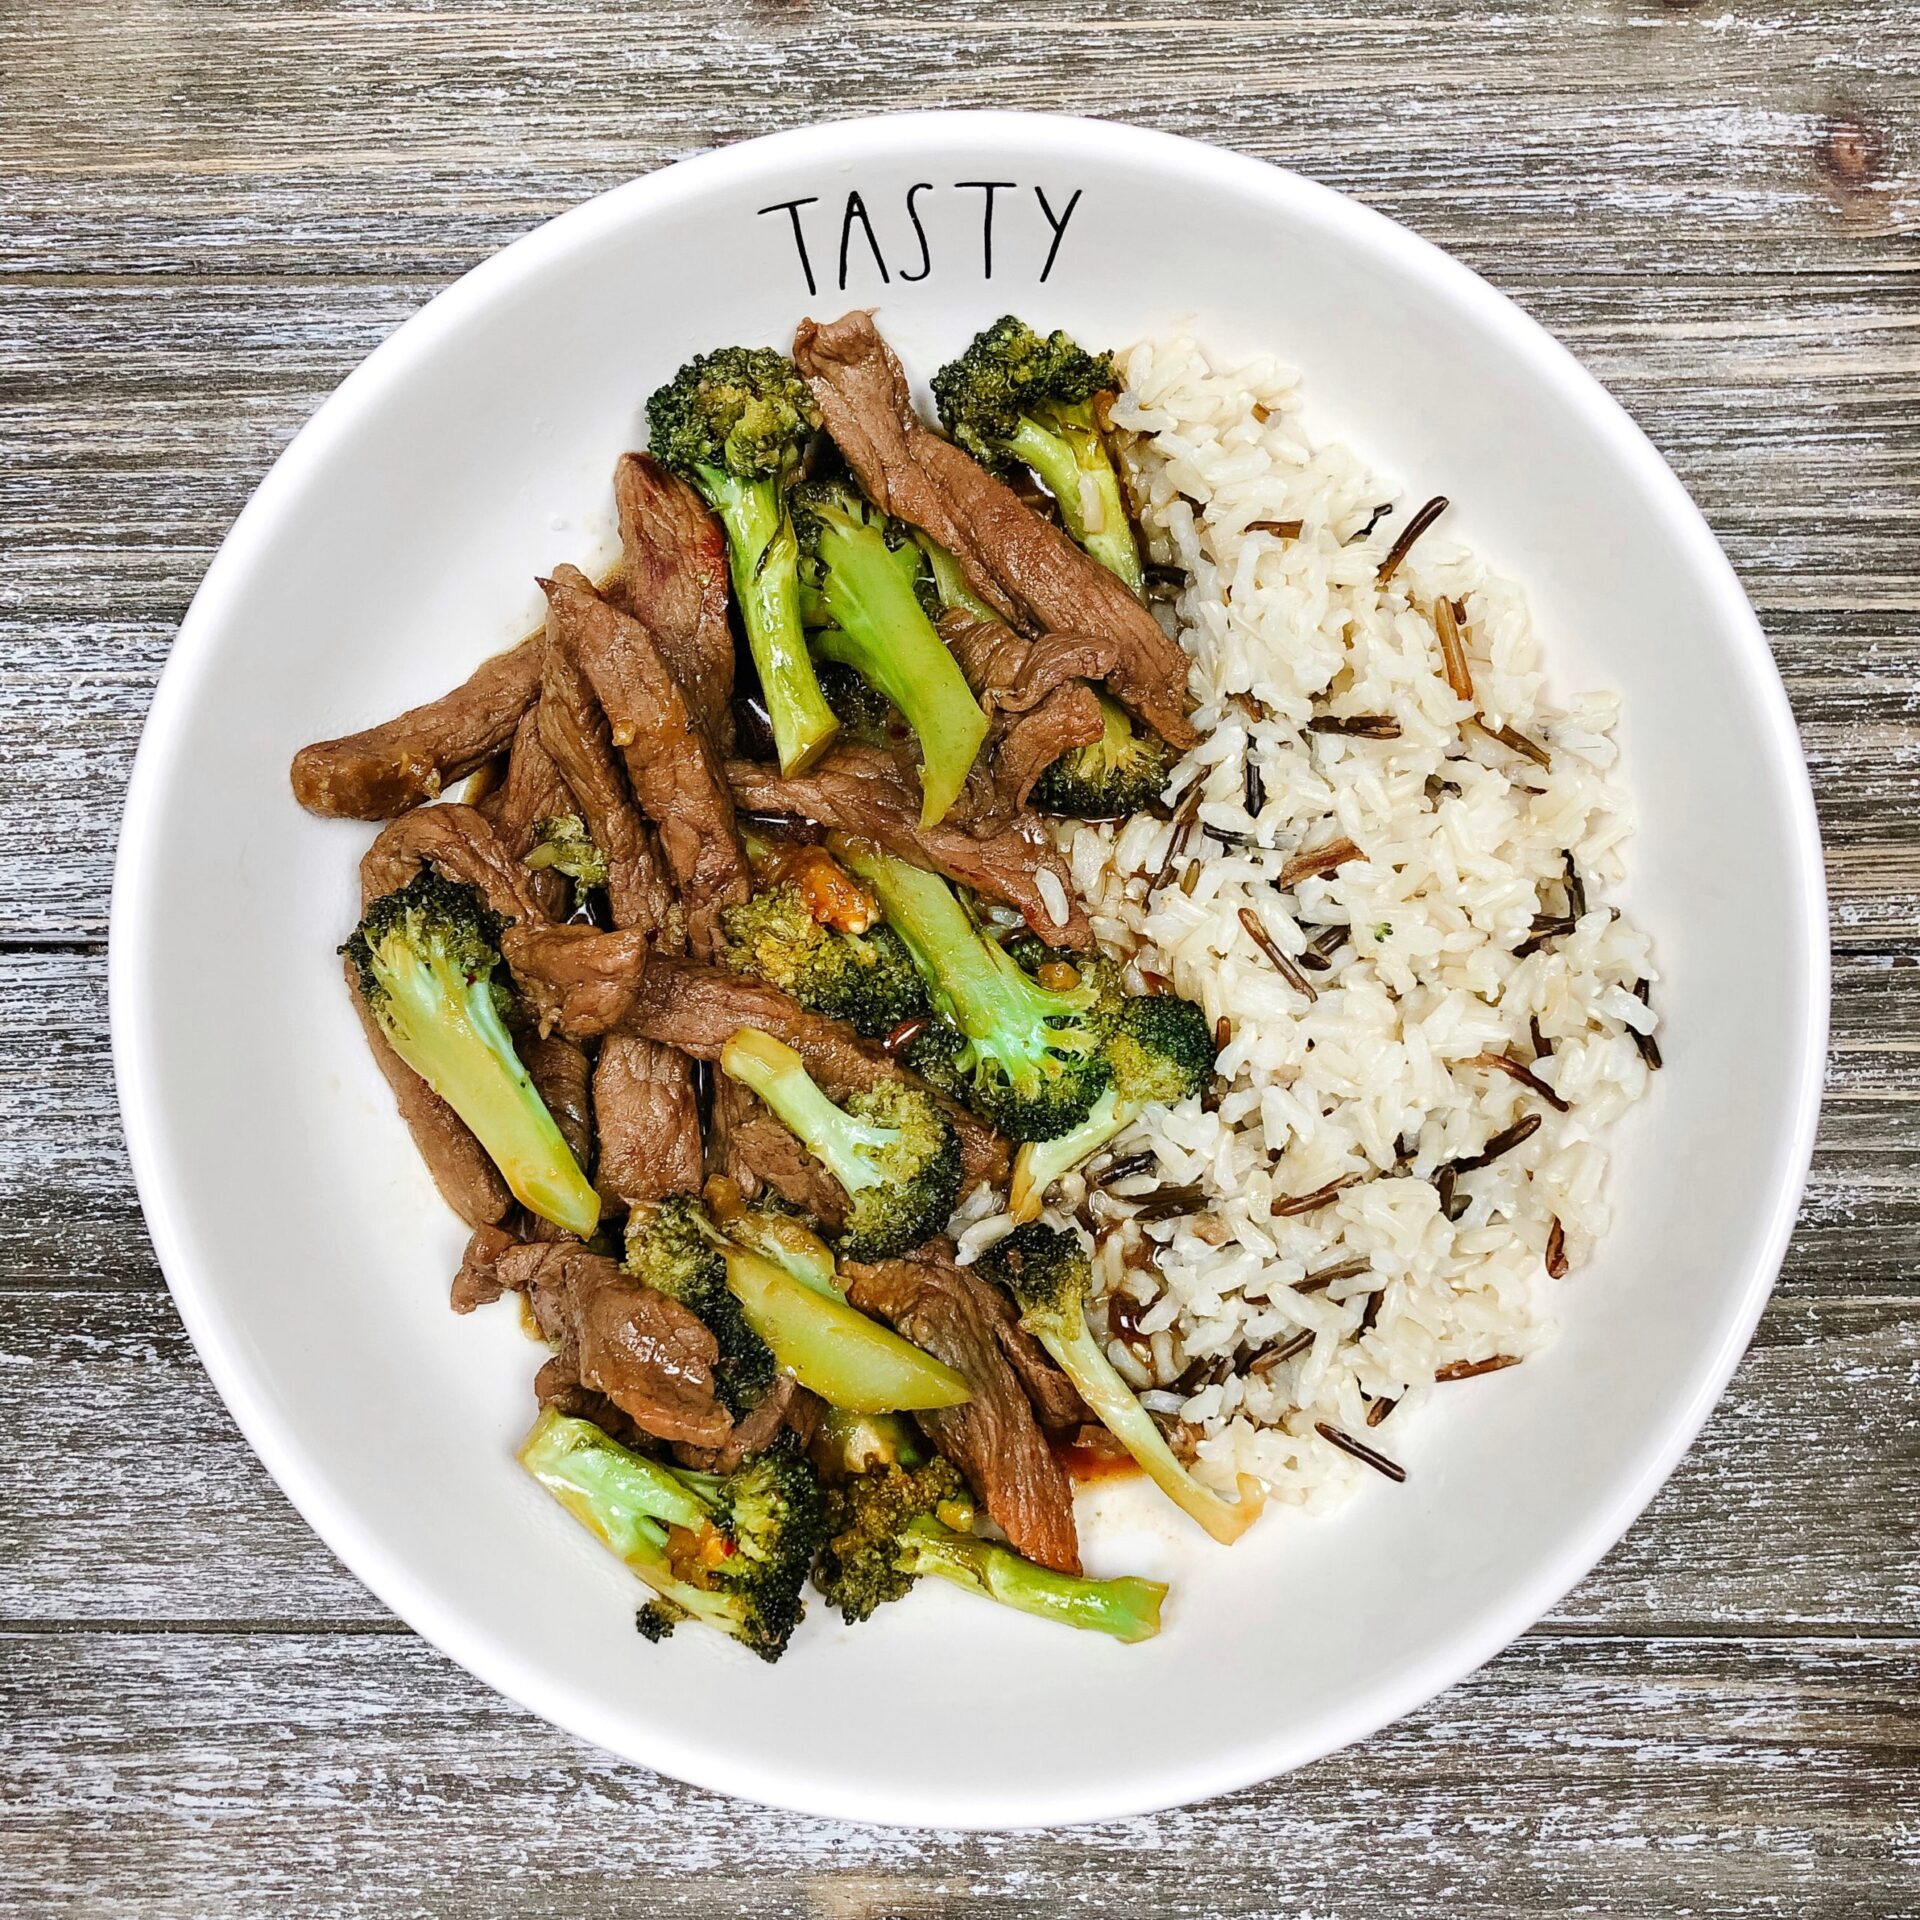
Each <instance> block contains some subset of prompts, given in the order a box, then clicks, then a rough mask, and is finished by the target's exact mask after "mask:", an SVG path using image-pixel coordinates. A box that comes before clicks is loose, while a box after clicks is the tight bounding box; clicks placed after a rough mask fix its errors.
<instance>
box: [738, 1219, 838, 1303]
mask: <svg viewBox="0 0 1920 1920" xmlns="http://www.w3.org/2000/svg"><path fill="white" fill-rule="evenodd" d="M725 1232H726V1236H727V1238H728V1239H729V1240H731V1241H732V1242H733V1244H734V1245H735V1246H736V1247H744V1248H745V1249H746V1250H747V1252H749V1253H757V1254H758V1255H759V1256H760V1257H761V1259H763V1260H771V1261H772V1262H773V1264H774V1265H775V1266H776V1267H778V1268H779V1269H780V1270H781V1271H782V1272H783V1273H790V1274H791V1275H792V1276H793V1277H794V1279H796V1280H804V1281H805V1282H806V1284H807V1285H808V1286H810V1287H811V1288H812V1289H813V1290H814V1292H815V1293H822V1294H828V1295H830V1296H831V1297H832V1298H834V1299H836V1300H838V1299H841V1298H843V1297H844V1296H845V1292H846V1289H845V1288H844V1287H843V1286H842V1285H841V1284H840V1276H839V1273H838V1272H837V1271H836V1270H835V1267H834V1264H833V1249H832V1248H831V1247H830V1246H828V1245H827V1243H826V1242H825V1241H824V1240H822V1239H821V1238H820V1236H819V1235H818V1234H817V1233H815V1232H814V1230H813V1229H812V1228H811V1227H810V1226H808V1225H807V1223H806V1222H805V1221H804V1220H802V1219H801V1218H800V1216H799V1214H798V1213H797V1212H795V1211H793V1210H792V1209H791V1208H789V1207H788V1206H787V1204H786V1203H785V1202H784V1201H783V1200H781V1199H779V1198H778V1197H777V1196H776V1195H774V1194H772V1193H771V1192H769V1193H765V1194H762V1195H761V1197H760V1198H759V1199H758V1200H756V1201H755V1202H754V1203H753V1205H752V1206H750V1207H742V1208H741V1209H740V1211H739V1212H738V1213H730V1214H728V1216H727V1224H726V1228H725Z"/></svg>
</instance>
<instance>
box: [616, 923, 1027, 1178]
mask: <svg viewBox="0 0 1920 1920" xmlns="http://www.w3.org/2000/svg"><path fill="white" fill-rule="evenodd" d="M633 1023H634V1030H635V1031H636V1032H638V1033H642V1034H645V1035H646V1036H647V1037H648V1038H650V1039H656V1040H663V1041H670V1042H671V1043H672V1044H673V1045H675V1046H677V1047H679V1048H681V1049H682V1050H683V1051H684V1052H687V1053H690V1054H693V1055H695V1056H696V1057H697V1058H699V1059H702V1060H718V1059H719V1058H720V1054H721V1050H722V1049H723V1048H724V1047H725V1046H726V1044H727V1041H728V1039H729V1038H730V1037H731V1036H732V1035H733V1034H734V1033H736V1032H738V1030H739V1029H740V1028H742V1027H753V1028H756V1029H757V1030H758V1031H759V1032H761V1033H767V1034H771V1035H772V1036H773V1038H774V1039H776V1040H783V1041H785V1042H786V1044H787V1045H788V1046H790V1047H791V1048H793V1050H794V1051H795V1052H796V1053H797V1054H799V1055H800V1057H801V1059H803V1060H804V1061H805V1062H806V1064H807V1071H808V1072H809V1073H810V1074H812V1076H813V1077H814V1079H815V1080H816V1081H818V1082H819V1084H820V1087H821V1090H822V1091H823V1092H824V1093H825V1094H826V1095H827V1097H828V1098H829V1099H831V1100H844V1099H845V1098H846V1097H847V1095H848V1094H850V1093H856V1092H859V1091H861V1090H863V1089H864V1088H867V1087H874V1086H878V1085H879V1084H880V1083H881V1082H882V1081H884V1080H905V1081H907V1082H908V1083H909V1084H910V1085H913V1086H919V1085H921V1084H922V1083H921V1082H920V1081H919V1080H918V1079H917V1078H916V1077H915V1076H914V1075H913V1074H911V1073H909V1072H907V1070H906V1069H905V1068H904V1067H902V1066H901V1065H900V1064H899V1063H898V1062H897V1061H895V1060H892V1059H890V1058H889V1057H888V1055H887V1054H886V1053H885V1052H883V1051H882V1050H881V1049H880V1048H879V1047H877V1046H875V1045H873V1044H872V1043H871V1042H869V1041H866V1040H863V1039H861V1037H860V1036H859V1035H858V1034H857V1033H855V1032H854V1030H853V1029H852V1028H851V1027H850V1026H848V1025H847V1023H846V1022H845V1021H844V1020H832V1019H829V1018H828V1017H827V1016H826V1015H825V1014H821V1013H809V1012H808V1011H807V1010H806V1009H805V1008H804V1007H803V1006H801V1005H800V1003H799V1002H798V1001H796V1000H793V999H790V998H789V997H788V996H787V995H786V994H784V993H782V992H781V991H780V989H779V988H778V987H769V986H766V985H765V984H763V983H762V982H760V981H758V980H746V979H742V978H741V977H740V976H739V975H738V974H734V973H727V972H725V971H724V970H723V969H721V968H719V967H703V966H699V965H697V964H696V963H694V962H692V961H687V960H674V959H663V958H659V957H656V958H655V959H654V961H653V963H652V964H651V965H650V966H649V967H648V969H647V974H646V980H645V983H644V985H643V986H642V989H641V993H640V998H639V1000H638V1001H637V1002H636V1004H635V1007H634V1014H633ZM928 1091H929V1092H931V1091H932V1089H930V1088H929V1089H928ZM934 1098H935V1099H936V1100H938V1101H939V1103H940V1107H941V1111H942V1112H944V1113H945V1114H946V1116H947V1118H948V1119H949V1120H951V1121H952V1123H953V1130H954V1133H955V1134H956V1135H957V1136H958V1138H959V1141H960V1157H961V1161H962V1163H963V1167H964V1171H965V1179H966V1183H967V1185H968V1186H969V1187H971V1186H974V1185H975V1184H977V1183H978V1182H980V1181H982V1180H986V1181H991V1182H996V1183H997V1182H999V1181H1001V1180H1004V1179H1005V1178H1006V1174H1007V1143H1006V1141H1005V1140H1004V1139H1002V1138H1001V1136H1000V1135H999V1134H998V1133H996V1132H995V1131H994V1130H993V1129H992V1128H991V1127H990V1126H988V1125H987V1123H986V1122H985V1121H984V1120H982V1119H980V1118H979V1117H978V1116H977V1115H975V1114H971V1113H969V1112H967V1110H966V1109H965V1108H964V1107H962V1106H959V1105H958V1104H956V1103H955V1102H953V1101H951V1100H948V1099H946V1098H944V1097H943V1096H942V1095H940V1094H937V1093H936V1094H934Z"/></svg>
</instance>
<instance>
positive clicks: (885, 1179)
mask: <svg viewBox="0 0 1920 1920" xmlns="http://www.w3.org/2000/svg"><path fill="white" fill-rule="evenodd" d="M720 1067H721V1071H722V1072H724V1073H726V1074H728V1075H729V1076H730V1077H731V1078H733V1079H735V1080H738V1081H739V1082H740V1084H741V1085H742V1086H745V1087H748V1088H751V1089H752V1091H753V1092H755V1093H757V1094H758V1095H759V1096H760V1098H761V1099H762V1100H764V1101H765V1102H766V1103H767V1105H768V1106H769V1107H771V1108H772V1109H773V1111H774V1113H775V1114H776V1115H777V1116H778V1117H779V1118H780V1119H781V1120H782V1121H784V1122H785V1124H786V1125H787V1126H788V1127H789V1128H790V1129H791V1130H792V1132H793V1133H794V1134H795V1135H797V1136H798V1138H799V1140H800V1143H801V1145H802V1146H804V1147H805V1148H806V1149H807V1151H808V1152H809V1153H810V1154H812V1155H813V1157H814V1158H815V1159H816V1160H818V1161H819V1162H820V1163H821V1165H823V1166H824V1167H825V1168H826V1170H827V1171H828V1172H829V1173H830V1174H832V1175H833V1177H834V1179H835V1180H837V1181H838V1182H839V1183H840V1185H841V1187H842V1188H843V1189H845V1192H846V1196H847V1217H846V1223H845V1225H844V1226H843V1227H842V1228H841V1230H840V1232H839V1234H838V1236H837V1237H836V1245H837V1246H838V1249H839V1251H840V1252H841V1253H842V1254H844V1255H846V1256H848V1257H849V1258H852V1259H856V1260H886V1259H890V1258H891V1257H892V1256H893V1255H895V1254H899V1253H905V1252H906V1251H907V1250H908V1249H909V1248H910V1247H917V1246H919V1245H920V1244H921V1242H922V1241H925V1240H928V1239H931V1238H932V1236H933V1235H934V1234H936V1233H939V1232H941V1231H942V1230H943V1229H944V1228H945V1226H946V1224H947V1216H948V1215H949V1214H951V1213H952V1211H953V1204H954V1201H955V1200H956V1199H957V1198H958V1197H959V1193H960V1171H961V1168H960V1143H959V1141H958V1139H957V1138H956V1137H955V1135H954V1131H953V1126H952V1123H951V1122H950V1121H949V1120H948V1119H947V1117H946V1115H945V1114H943V1113H942V1112H941V1111H940V1109H939V1107H938V1106H937V1105H936V1104H935V1103H934V1101H933V1100H932V1099H931V1098H930V1097H929V1096H928V1095H927V1094H926V1093H925V1092H924V1091H923V1090H922V1089H921V1088H919V1087H912V1086H908V1085H907V1084H906V1083H905V1082H904V1081H898V1080H889V1081H883V1082H882V1083H881V1084H880V1085H878V1086H876V1087H870V1088H868V1089H867V1090H865V1091H864V1092H861V1093H856V1094H854V1095H853V1096H852V1098H851V1099H849V1100H848V1102H847V1104H846V1105H845V1106H844V1107H838V1106H835V1105H834V1103H833V1102H832V1101H831V1100H829V1099H828V1098H827V1096H826V1095H825V1094H824V1093H822V1092H821V1091H820V1089H819V1087H818V1086H816V1085H815V1084H814V1081H813V1077H812V1075H811V1074H809V1073H808V1072H807V1069H806V1063H805V1062H804V1061H803V1060H802V1059H801V1058H800V1056H799V1055H798V1054H797V1053H795V1052H794V1050H793V1049H792V1048H791V1047H789V1046H786V1045H784V1044H783V1043H782V1042H780V1041H778V1040H775V1039H773V1038H772V1037H771V1036H769V1035H767V1034H764V1033H756V1032H755V1031H754V1030H753V1029H752V1028H750V1027H743V1028H741V1029H740V1031H739V1032H738V1033H736V1034H734V1035H733V1037H732V1038H731V1039H730V1040H728V1042H727V1044H726V1046H725V1047H724V1048H723V1049H722V1051H721V1055H720Z"/></svg>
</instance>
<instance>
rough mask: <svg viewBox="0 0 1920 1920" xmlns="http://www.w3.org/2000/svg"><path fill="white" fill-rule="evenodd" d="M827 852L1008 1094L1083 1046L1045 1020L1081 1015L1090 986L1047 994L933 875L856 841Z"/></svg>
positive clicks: (1031, 1085) (1077, 1034) (1026, 1088)
mask: <svg viewBox="0 0 1920 1920" xmlns="http://www.w3.org/2000/svg"><path fill="white" fill-rule="evenodd" d="M835 851H836V853H837V854H838V857H839V859H840V860H841V862H842V864H843V865H845V866H847V867H849V868H851V869H852V871H853V872H854V873H855V874H857V875H858V876H859V877H860V878H861V879H862V880H864V881H865V882H866V883H867V885H868V886H869V887H871V888H872V889H873V892H874V897H875V898H876V899H878V901H879V902H880V911H881V912H882V913H884V914H885V915H886V917H887V924H888V925H889V926H890V927H892V928H893V930H894V932H895V933H897V934H898V935H899V936H900V938H901V940H902V941H903V942H904V943H905V945H906V949H907V951H908V953H909V954H911V955H912V956H913V960H914V964H915V965H916V966H918V967H919V969H920V972H921V974H922V976H923V977H924V978H925V980H926V982H927V987H928V990H929V992H930V993H931V994H932V995H933V997H934V1000H935V1003H936V1005H939V1006H940V1007H941V1010H942V1011H943V1012H946V1013H948V1014H949V1015H950V1017H951V1018H952V1020H953V1023H954V1025H955V1026H957V1027H958V1028H959V1029H960V1031H961V1032H962V1033H964V1034H965V1035H966V1037H967V1038H968V1040H970V1041H971V1042H972V1043H973V1046H974V1048H975V1050H976V1052H977V1053H978V1054H979V1055H980V1056H981V1057H982V1058H984V1059H986V1060H988V1061H990V1062H991V1063H992V1064H993V1065H994V1066H996V1067H998V1068H999V1070H1000V1072H1001V1073H1002V1074H1003V1075H1004V1076H1005V1077H1006V1080H1007V1083H1008V1084H1009V1085H1010V1086H1011V1087H1013V1088H1014V1090H1015V1091H1016V1092H1018V1093H1021V1094H1023V1095H1031V1094H1033V1093H1034V1092H1036V1091H1037V1090H1038V1088H1039V1085H1040V1080H1041V1076H1042V1075H1043V1074H1045V1073H1047V1072H1048V1071H1050V1070H1051V1069H1052V1068H1053V1067H1054V1066H1055V1065H1057V1063H1055V1062H1053V1061H1051V1060H1050V1059H1049V1054H1050V1052H1051V1051H1053V1050H1055V1049H1057V1050H1059V1051H1061V1052H1066V1053H1079V1052H1086V1051H1089V1050H1090V1049H1091V1046H1092V1042H1091V1041H1090V1040H1089V1039H1088V1038H1087V1036H1086V1035H1085V1034H1084V1033H1083V1032H1081V1031H1079V1030H1078V1029H1076V1028H1072V1027H1066V1028H1062V1027H1053V1026H1050V1025H1049V1024H1048V1022H1049V1021H1051V1020H1055V1019H1070V1018H1071V1017H1072V1016H1074V1015H1075V1014H1080V1013H1084V1012H1085V1011H1086V1010H1087V1008H1089V1007H1090V1006H1091V1005H1092V1004H1093V1002H1094V995H1093V993H1092V991H1091V989H1088V988H1084V987H1077V988H1074V989H1073V990H1071V991H1070V992H1066V993H1053V992H1050V991H1049V990H1048V989H1047V988H1045V987H1042V986H1040V985H1039V984H1038V982H1036V981H1035V980H1033V979H1032V978H1030V977H1029V976H1028V975H1027V974H1025V973H1023V972H1022V971H1021V970H1020V967H1019V964H1018V963H1017V962H1016V961H1015V960H1013V959H1012V957H1011V956H1010V955H1009V954H1008V953H1007V952H1006V950H1005V949H1004V948H1002V947H1001V946H1000V945H999V944H998V943H997V942H995V941H992V940H988V939H985V938H983V937H982V935H981V933H980V931H979V929H978V928H977V927H976V926H975V925H974V924H973V921H972V919H971V918H970V917H969V916H968V913H967V910H966V908H965V907H963V906H962V905H961V904H960V902H959V900H958V899H956V898H955V896H954V892H953V889H952V888H951V887H949V886H948V885H947V883H946V882H945V881H944V880H942V879H941V878H940V876H939V875H938V874H937V873H929V872H928V871H927V870H926V869H925V868H923V867H916V866H912V865H910V864H909V863H908V862H907V861H905V860H897V859H895V858H894V856H893V855H892V854H889V853H883V852H882V851H881V850H880V849H879V848H878V847H875V846H871V845H869V844H868V843H866V842H863V841H848V842H846V843H845V844H844V845H841V844H840V843H838V842H836V843H835Z"/></svg>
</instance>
